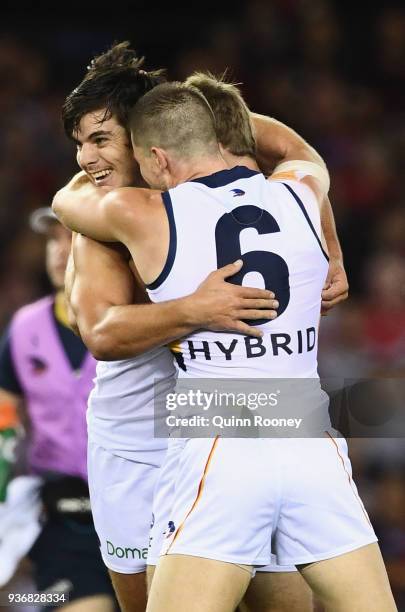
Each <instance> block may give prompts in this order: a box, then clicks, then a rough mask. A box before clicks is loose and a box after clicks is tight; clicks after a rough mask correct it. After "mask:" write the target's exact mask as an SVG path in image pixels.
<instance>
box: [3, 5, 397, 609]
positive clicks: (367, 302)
mask: <svg viewBox="0 0 405 612" xmlns="http://www.w3.org/2000/svg"><path fill="white" fill-rule="evenodd" d="M6 4H7V3H6ZM168 4H169V3H167V4H166V5H163V3H162V5H160V4H159V2H157V4H156V3H154V4H153V6H152V5H151V4H149V6H147V5H144V3H142V2H121V3H120V6H119V10H117V11H116V12H114V13H113V10H114V7H113V6H111V5H110V6H109V7H108V9H106V8H105V7H104V5H101V4H99V5H94V6H91V5H87V8H85V9H84V8H83V7H80V4H76V3H75V2H73V3H70V4H69V5H66V11H65V14H64V15H63V17H56V16H54V15H52V14H50V13H47V12H46V11H45V10H41V3H38V6H36V7H35V13H34V9H33V8H32V9H31V10H30V9H27V8H26V7H24V5H21V4H19V5H18V6H14V7H6V8H5V11H4V12H3V14H2V23H1V24H0V134H1V138H0V292H1V300H0V330H1V329H4V327H5V325H6V324H7V322H8V321H9V319H10V316H11V315H12V314H13V312H14V311H15V310H16V309H17V308H19V307H20V306H22V305H23V304H25V303H27V302H29V301H32V300H34V299H35V298H37V297H39V296H41V295H43V294H44V293H45V292H46V291H47V290H48V289H49V287H48V285H47V280H46V276H45V272H44V268H43V244H42V241H41V239H40V238H39V237H38V236H36V235H34V234H32V232H31V231H30V229H29V227H28V223H27V217H28V215H29V213H30V212H31V211H32V210H34V209H35V208H37V207H39V206H45V205H49V204H50V203H51V200H52V196H53V194H54V192H55V191H56V190H57V189H58V188H60V187H61V186H62V185H63V184H64V183H65V182H66V180H67V179H68V178H69V177H70V176H71V175H72V173H73V172H75V170H76V165H75V157H74V153H75V152H74V147H73V145H72V143H69V141H68V140H67V139H66V137H65V135H64V133H63V130H62V126H61V121H60V109H61V105H62V102H63V100H64V97H65V96H66V95H67V94H68V93H69V92H70V91H71V89H73V87H74V86H75V85H76V84H77V83H78V82H79V80H80V79H81V77H82V75H83V74H84V71H85V68H86V65H87V64H88V63H89V60H90V59H91V57H92V56H93V55H94V54H96V53H99V52H102V51H104V50H105V49H106V48H107V47H108V46H109V45H111V44H112V42H114V41H119V40H125V39H128V40H130V41H131V43H132V45H133V46H134V47H135V48H137V49H138V50H139V53H140V54H142V55H145V56H146V67H147V68H157V67H165V68H167V71H168V76H169V78H175V79H183V78H185V77H186V76H188V75H189V74H190V73H191V72H192V71H193V70H195V69H200V70H201V69H209V70H211V71H212V72H214V73H216V74H220V73H223V71H224V70H225V69H228V77H229V78H230V79H232V80H233V81H234V82H238V83H241V84H242V85H241V88H242V91H243V93H244V95H245V98H246V100H247V102H248V104H249V106H250V107H251V108H252V109H253V110H255V111H257V112H261V113H264V114H269V115H272V116H274V117H276V118H277V119H280V120H282V121H284V122H285V123H287V124H288V125H289V126H291V127H293V128H294V129H295V130H297V131H298V132H299V133H300V134H301V135H303V136H304V137H305V138H306V139H307V140H308V141H309V142H310V143H311V144H312V145H313V146H315V147H316V148H317V150H318V151H319V152H320V153H321V155H323V157H324V159H325V161H326V162H327V164H328V167H329V170H330V174H331V179H332V188H331V192H330V197H331V201H332V204H333V208H334V211H335V217H336V223H337V227H338V233H339V236H340V240H341V243H342V248H343V252H344V257H345V266H346V270H347V273H348V277H349V282H350V298H349V300H348V301H347V302H346V303H345V304H344V305H342V306H339V307H338V308H337V309H336V310H335V311H334V312H333V313H331V314H330V315H329V316H328V317H325V318H324V319H323V320H322V325H321V350H320V359H319V363H320V371H321V374H323V375H324V376H329V377H340V378H342V379H344V378H372V379H374V380H376V379H377V380H380V379H381V380H383V379H387V378H390V379H393V378H396V379H400V378H401V377H403V374H404V372H405V170H404V169H405V166H404V158H405V6H404V5H403V4H402V6H401V3H399V2H398V3H395V2H385V3H383V2H378V3H377V2H376V3H375V4H374V3H373V2H368V3H367V4H364V3H361V2H360V3H353V2H346V1H344V0H340V1H339V0H335V1H332V0H249V1H247V0H246V1H245V2H241V1H238V0H234V2H232V3H228V2H220V3H218V2H217V3H214V2H210V1H209V0H207V1H204V2H203V3H200V4H198V5H195V6H190V7H189V8H188V9H185V11H184V12H182V13H179V12H177V11H176V12H175V9H171V8H170V7H169V6H168ZM381 384H387V383H386V381H385V383H381ZM379 391H380V392H379V393H376V395H375V396H374V398H375V402H377V401H378V402H379V405H378V408H379V410H381V411H382V412H384V410H385V409H386V408H387V407H386V405H385V400H386V397H387V394H386V393H385V387H382V388H381V389H379ZM388 395H389V394H388ZM392 395H396V397H395V400H387V401H388V402H390V401H394V403H395V405H396V407H397V408H398V409H399V411H401V410H402V411H403V398H404V396H403V395H401V394H399V395H398V393H396V394H395V393H394V394H392ZM403 420H404V418H403V417H402V421H403ZM400 421H401V417H400ZM404 429H405V425H404V423H402V430H404ZM399 430H400V426H399ZM399 430H398V431H399ZM403 434H404V431H402V435H403ZM350 444H351V447H352V457H353V464H354V472H355V478H356V480H357V482H358V486H359V488H360V492H361V494H362V496H363V498H364V500H365V503H366V506H367V508H368V510H369V513H370V515H371V518H372V520H373V522H374V524H375V526H376V530H377V532H378V535H379V536H380V538H381V546H382V550H383V553H384V557H385V561H386V564H387V567H388V570H389V574H390V578H391V581H392V585H393V589H394V591H395V594H396V598H397V601H398V604H399V606H400V609H401V610H405V452H404V451H405V444H404V439H403V438H401V437H397V438H394V437H392V438H384V439H378V438H375V439H368V440H366V439H362V440H351V441H350Z"/></svg>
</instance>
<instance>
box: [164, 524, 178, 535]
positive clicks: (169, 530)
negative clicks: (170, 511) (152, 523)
mask: <svg viewBox="0 0 405 612" xmlns="http://www.w3.org/2000/svg"><path fill="white" fill-rule="evenodd" d="M175 531H176V526H175V524H174V523H173V521H169V522H168V523H167V533H166V538H170V536H171V535H172V533H174V532H175Z"/></svg>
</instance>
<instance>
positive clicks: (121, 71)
mask: <svg viewBox="0 0 405 612" xmlns="http://www.w3.org/2000/svg"><path fill="white" fill-rule="evenodd" d="M143 63H144V58H143V57H138V56H137V54H136V51H134V50H133V49H131V48H130V43H129V42H128V41H124V42H121V43H116V44H114V45H113V46H112V47H111V49H109V50H108V51H106V52H105V53H102V54H101V55H98V56H96V57H95V58H94V59H93V60H92V61H91V63H90V66H88V69H87V73H86V75H85V77H84V78H83V80H82V81H81V82H80V83H79V85H78V86H77V87H75V89H74V90H73V91H72V92H71V93H70V94H69V95H68V96H67V98H66V100H65V102H64V104H63V107H62V121H63V126H64V129H65V132H66V134H67V136H68V137H69V138H73V134H74V132H76V131H77V129H78V127H79V124H80V121H81V119H82V117H84V115H87V113H91V112H94V111H97V110H101V109H105V114H104V116H103V117H102V120H101V122H102V121H106V120H108V119H110V118H111V117H115V119H116V120H117V121H118V123H120V125H122V126H123V127H124V128H125V129H127V126H128V120H129V114H130V111H131V109H132V108H133V106H134V105H135V104H136V103H137V102H138V100H139V99H140V98H141V97H142V96H143V94H145V93H146V92H148V91H150V90H151V89H153V87H155V86H156V85H159V84H160V83H163V82H164V81H165V80H166V77H165V73H164V70H155V71H153V72H146V71H145V70H142V66H143Z"/></svg>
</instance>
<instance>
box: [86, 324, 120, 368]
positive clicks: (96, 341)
mask: <svg viewBox="0 0 405 612" xmlns="http://www.w3.org/2000/svg"><path fill="white" fill-rule="evenodd" d="M82 338H83V340H84V343H85V344H86V346H87V348H88V349H89V351H90V353H91V354H92V355H93V357H94V358H95V359H97V360H98V361H114V360H116V359H118V357H117V356H116V351H115V343H114V339H113V338H111V336H110V335H109V334H108V333H106V332H105V330H104V329H103V328H102V327H101V328H100V327H98V326H96V327H95V328H93V329H91V330H86V332H85V333H84V334H83V332H82Z"/></svg>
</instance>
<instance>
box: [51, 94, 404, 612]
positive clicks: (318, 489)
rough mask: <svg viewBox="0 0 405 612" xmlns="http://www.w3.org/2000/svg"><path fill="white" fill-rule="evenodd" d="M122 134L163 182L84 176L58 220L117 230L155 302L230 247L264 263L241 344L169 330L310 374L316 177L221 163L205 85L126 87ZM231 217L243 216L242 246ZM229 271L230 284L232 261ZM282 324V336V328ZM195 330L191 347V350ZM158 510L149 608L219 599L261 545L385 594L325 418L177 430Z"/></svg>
mask: <svg viewBox="0 0 405 612" xmlns="http://www.w3.org/2000/svg"><path fill="white" fill-rule="evenodd" d="M131 134H132V140H133V145H134V153H135V157H136V159H137V161H138V163H139V164H140V168H141V173H142V175H143V177H144V179H145V180H146V181H147V182H148V183H149V184H150V185H151V186H153V187H155V188H157V189H162V188H163V189H166V191H165V193H164V194H163V197H162V194H161V192H160V191H149V190H142V189H134V188H126V189H121V190H117V191H114V192H112V193H110V194H108V195H107V196H105V197H104V198H103V199H102V200H101V202H99V194H98V193H95V191H96V190H94V189H91V188H90V189H89V190H88V200H87V201H86V208H87V211H88V213H90V214H84V215H82V216H81V220H80V221H79V222H77V219H75V218H74V217H75V215H74V213H73V215H72V216H70V214H69V210H67V209H65V210H63V207H62V206H61V207H59V206H58V205H57V204H56V206H55V208H56V212H57V213H59V215H60V217H61V219H62V221H63V222H64V223H66V224H67V225H68V226H70V227H71V228H72V229H74V230H76V231H80V232H82V233H85V234H87V235H91V236H92V237H93V238H95V239H97V240H102V241H120V242H122V243H123V244H125V245H126V246H127V247H128V249H129V251H130V253H131V255H132V257H133V258H134V261H135V263H136V266H137V269H138V272H139V274H140V276H141V278H142V279H143V281H144V282H145V283H146V284H148V285H149V287H150V293H151V294H152V295H153V297H154V298H155V299H157V300H159V301H160V300H163V299H168V298H169V297H179V296H181V295H184V294H187V293H189V291H190V288H192V287H194V288H195V286H196V284H197V286H198V283H199V282H201V280H202V278H203V276H202V275H203V274H204V272H206V271H207V269H208V270H209V269H215V267H217V265H219V263H220V262H223V261H224V260H226V259H227V258H229V256H232V257H233V256H234V254H235V252H238V253H239V255H241V256H242V257H243V258H245V260H246V262H245V263H246V271H252V272H254V271H260V274H261V276H262V277H263V280H264V281H265V283H266V285H267V281H268V280H269V275H270V276H271V280H276V284H277V285H278V289H279V294H278V298H279V301H280V311H281V314H282V315H284V319H283V320H281V322H280V319H281V317H278V318H277V319H275V320H274V321H270V320H269V319H268V320H264V321H263V328H262V329H263V331H264V335H263V339H262V340H261V341H260V342H258V343H257V344H256V348H257V347H259V350H256V351H252V345H251V343H250V342H249V339H243V338H242V337H240V336H239V337H236V338H234V339H233V340H232V342H231V345H229V346H228V347H226V345H225V341H226V340H225V339H226V338H227V339H228V341H229V336H224V335H223V334H222V335H221V334H219V335H218V334H217V335H216V336H215V335H212V333H211V332H208V331H207V332H205V331H202V332H198V333H197V334H194V335H193V336H192V339H186V340H185V341H184V342H182V347H183V355H184V360H185V365H186V369H189V375H195V374H197V375H201V373H203V374H204V375H205V376H206V377H207V376H208V377H215V376H218V375H219V376H229V377H232V376H235V375H236V376H241V375H242V376H246V375H249V374H250V376H251V377H255V376H259V377H261V376H263V375H265V374H264V372H266V371H268V368H269V364H271V369H273V368H274V371H275V373H276V375H278V376H280V377H281V376H283V377H287V376H296V377H298V378H300V377H301V378H302V380H305V379H307V378H308V379H311V378H312V379H316V375H317V374H316V349H315V351H314V348H315V347H316V328H317V324H318V320H319V313H320V308H321V300H320V297H319V296H320V293H321V290H322V286H323V284H324V281H325V278H326V274H327V265H326V263H325V260H324V259H322V258H323V256H324V255H323V253H322V251H323V249H322V243H321V239H320V237H319V235H318V232H319V229H320V212H319V209H318V208H317V206H318V205H321V204H322V202H323V201H324V196H325V183H326V181H323V182H321V181H318V180H314V179H313V178H312V177H311V176H305V175H306V174H308V172H307V171H305V170H303V169H302V166H301V169H300V172H299V173H298V172H295V173H294V176H293V180H288V178H287V177H284V182H279V183H278V182H276V181H273V183H272V184H270V183H269V182H267V181H266V180H265V179H264V178H263V177H262V175H260V173H258V172H256V171H253V170H250V169H248V168H246V167H236V168H233V169H231V170H229V169H228V166H227V164H226V163H225V161H224V158H223V157H222V155H221V152H220V149H219V145H218V142H217V139H216V133H215V124H214V118H213V114H212V111H211V109H210V107H209V106H208V104H207V102H206V100H205V98H204V97H203V96H202V95H201V94H200V93H199V92H198V90H196V89H194V88H191V87H187V86H185V85H182V84H179V83H171V84H163V85H158V86H157V87H155V88H154V89H153V90H152V91H151V92H149V93H147V94H146V95H145V96H143V97H142V98H141V100H140V101H139V102H138V103H137V105H136V107H135V109H134V111H133V113H132V116H131ZM315 174H316V173H315ZM317 175H318V176H317V178H319V176H320V175H319V173H317ZM299 179H302V180H301V181H300V180H299ZM245 195H248V201H247V204H246V206H244V205H240V206H238V205H237V204H235V201H234V200H233V198H234V197H235V196H238V197H239V196H241V197H244V196H245ZM249 196H250V197H251V198H252V199H251V200H250V201H251V202H254V204H253V205H251V204H250V203H249ZM96 204H99V206H98V209H97V215H96V216H95V215H94V208H93V206H95V205H96ZM242 209H243V210H242ZM247 209H249V210H247ZM229 213H231V214H229ZM241 227H242V228H243V227H245V228H250V227H251V228H252V229H253V230H254V231H253V233H252V232H249V239H248V242H247V243H246V245H247V247H246V253H245V254H242V253H241V250H240V249H241V246H240V243H239V234H240V233H241ZM262 234H264V238H265V239H266V240H265V241H264V245H263V244H262V243H261V242H260V239H259V238H260V236H261V235H262ZM273 234H275V236H272V235H273ZM268 235H271V237H272V240H271V241H270V242H269V241H268ZM289 235H290V240H289V239H288V236H289ZM274 238H276V240H274ZM273 244H274V246H272V245H273ZM246 245H245V246H246ZM259 247H262V250H260V248H259ZM270 258H271V260H272V265H271V266H270V268H269V266H268V265H267V264H268V261H267V260H268V259H270ZM321 262H322V263H321ZM235 280H236V281H237V282H240V283H242V280H243V272H242V274H241V275H240V277H239V278H238V279H236V278H235ZM300 305H301V307H302V308H301V309H300ZM297 318H299V320H300V324H301V325H307V326H308V327H306V330H305V331H306V332H307V333H306V338H307V342H306V345H305V347H304V346H303V337H302V333H303V330H300V329H298V330H295V331H294V328H295V326H296V325H297ZM294 320H295V322H294ZM272 325H273V327H271V326H272ZM274 325H275V327H274ZM283 325H285V326H286V329H288V331H289V332H291V335H290V334H289V333H281V331H280V330H282V329H283ZM293 331H294V333H293ZM309 331H310V332H311V333H310V334H309V333H308V332H309ZM300 334H301V335H300ZM215 337H216V338H217V339H216V340H215V339H214V338H215ZM218 338H221V340H222V342H220V341H219V339H218ZM199 341H201V342H202V343H203V347H202V348H201V347H199V348H198V349H197V348H196V346H195V344H194V343H195V342H199ZM204 343H205V344H204ZM235 347H236V350H235ZM187 351H188V352H187ZM311 351H312V355H309V353H310V352H311ZM197 352H198V353H199V354H198V355H197ZM233 353H234V355H232V354H233ZM264 356H265V358H264V359H261V358H262V357H264ZM271 356H273V357H280V360H279V361H278V360H276V359H274V360H271ZM291 356H292V358H291V360H290V361H289V360H288V357H291ZM233 357H234V359H233ZM257 357H259V358H260V359H257ZM249 358H250V359H251V360H250V361H249ZM252 358H254V359H252ZM232 359H233V361H232ZM229 362H231V363H229ZM266 362H267V363H266ZM291 364H293V366H294V367H293V369H292V370H291V367H290V366H291ZM292 397H293V396H292ZM270 459H271V462H270V463H269V460H270ZM273 463H274V464H275V465H273ZM235 466H237V477H236V478H233V477H232V475H233V474H234V473H235ZM268 466H271V467H272V469H269V467H268ZM331 483H332V486H331ZM280 487H281V488H280ZM235 508H237V509H238V511H237V512H235V511H234V510H235ZM173 517H174V519H175V520H174V521H173V524H172V527H173V528H172V529H170V533H169V537H168V539H167V545H166V547H165V551H164V553H166V554H165V556H163V557H162V558H161V559H160V561H159V565H158V568H157V572H156V575H155V578H154V581H153V584H152V590H151V593H150V599H149V602H148V607H147V609H148V610H150V611H152V612H155V611H163V610H164V611H165V612H170V611H171V610H173V611H174V610H176V611H184V612H186V611H187V612H190V611H192V610H195V611H197V610H201V611H202V610H207V609H210V610H212V611H218V612H219V611H225V612H226V611H228V610H229V611H230V612H231V611H232V610H234V609H235V607H236V606H237V605H238V603H239V602H240V600H241V598H242V597H243V594H244V592H245V591H246V588H247V586H248V584H249V582H250V579H251V568H252V567H255V566H261V565H266V564H267V563H270V561H271V555H270V553H271V550H272V548H273V544H274V545H275V548H274V550H275V552H276V555H277V558H278V559H279V560H280V561H281V563H282V564H286V563H293V564H295V565H297V566H298V567H299V569H300V571H301V572H302V574H303V576H304V578H305V579H306V581H307V582H308V583H309V584H310V586H311V588H312V589H313V590H314V591H315V592H316V594H317V595H318V597H319V598H320V599H321V601H322V602H323V603H324V605H325V606H326V609H328V610H330V611H332V612H334V611H336V612H338V611H340V610H347V609H356V610H358V611H363V610H364V611H366V610H367V612H370V611H381V612H382V611H389V610H395V609H396V607H395V603H394V601H393V598H392V594H391V590H390V587H389V583H388V578H387V575H386V572H385V568H384V564H383V562H382V558H381V554H380V552H379V548H378V545H377V544H376V537H375V534H374V531H373V529H372V527H371V525H370V523H369V521H368V517H367V515H366V513H365V510H364V507H363V506H362V503H361V500H360V499H359V498H358V495H357V491H356V489H355V486H354V484H353V482H352V479H351V473H350V463H349V460H348V458H347V447H346V446H345V443H342V441H339V444H338V443H337V442H335V440H334V439H333V438H331V436H330V434H329V433H328V432H325V433H324V435H323V436H320V437H319V438H317V439H308V438H307V439H303V440H301V439H292V440H285V439H281V440H272V439H266V438H259V439H242V440H241V439H235V438H233V439H227V438H222V437H216V438H215V440H214V441H212V440H209V439H208V440H207V439H190V440H187V442H186V444H185V446H184V450H183V451H182V456H181V465H180V467H179V473H178V477H177V481H176V501H175V505H174V508H173ZM272 540H274V542H272ZM202 577H203V578H204V579H203V580H202ZM359 585H360V586H359Z"/></svg>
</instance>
